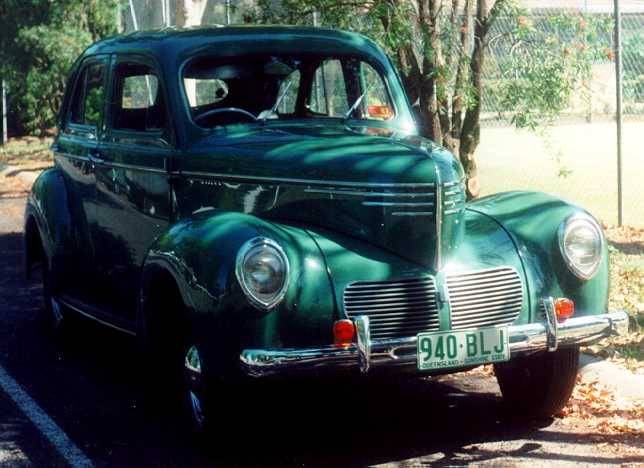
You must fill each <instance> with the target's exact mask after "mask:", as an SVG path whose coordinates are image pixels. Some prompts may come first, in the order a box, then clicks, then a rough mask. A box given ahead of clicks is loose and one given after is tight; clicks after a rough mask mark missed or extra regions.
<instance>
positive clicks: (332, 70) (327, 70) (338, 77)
mask: <svg viewBox="0 0 644 468" xmlns="http://www.w3.org/2000/svg"><path fill="white" fill-rule="evenodd" d="M308 108H309V109H310V110H311V111H313V112H315V113H317V114H323V115H327V116H329V117H343V116H344V114H345V113H346V112H347V111H348V110H349V104H348V101H347V87H346V83H345V78H344V73H343V71H342V63H341V62H340V61H339V60H325V61H324V62H322V64H321V65H320V66H319V67H318V68H317V70H315V74H314V76H313V83H312V88H311V94H310V96H309V103H308Z"/></svg>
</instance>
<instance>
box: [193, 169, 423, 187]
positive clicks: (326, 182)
mask: <svg viewBox="0 0 644 468" xmlns="http://www.w3.org/2000/svg"><path fill="white" fill-rule="evenodd" d="M181 174H182V175H185V176H188V177H205V178H217V179H227V180H236V181H244V180H246V181H261V182H273V183H285V184H294V185H322V186H326V187H333V186H338V187H351V188H358V187H375V188H383V187H392V188H433V187H434V183H430V182H427V183H425V182H419V183H392V182H357V181H356V182H349V181H341V180H322V179H296V178H290V177H262V176H253V175H240V174H223V173H218V172H203V171H181Z"/></svg>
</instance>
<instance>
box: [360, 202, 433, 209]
mask: <svg viewBox="0 0 644 468" xmlns="http://www.w3.org/2000/svg"><path fill="white" fill-rule="evenodd" d="M362 204H363V205H364V206H400V207H406V206H408V207H410V208H414V207H421V206H434V203H432V202H418V203H405V202H379V201H363V202H362Z"/></svg>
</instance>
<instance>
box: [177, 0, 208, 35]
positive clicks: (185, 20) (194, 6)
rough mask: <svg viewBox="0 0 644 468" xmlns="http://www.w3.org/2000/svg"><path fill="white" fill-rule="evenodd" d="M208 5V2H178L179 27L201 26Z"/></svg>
mask: <svg viewBox="0 0 644 468" xmlns="http://www.w3.org/2000/svg"><path fill="white" fill-rule="evenodd" d="M207 4H208V1H207V0H177V10H176V15H177V26H178V27H180V28H187V27H190V26H200V25H201V20H202V19H203V14H204V12H205V11H206V5H207Z"/></svg>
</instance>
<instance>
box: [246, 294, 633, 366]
mask: <svg viewBox="0 0 644 468" xmlns="http://www.w3.org/2000/svg"><path fill="white" fill-rule="evenodd" d="M545 305H546V321H545V322H543V323H531V324H527V325H512V326H510V327H508V334H509V341H510V354H511V357H516V356H519V355H525V354H529V353H534V352H538V351H555V350H556V349H557V348H558V347H559V346H570V345H582V344H590V343H593V342H595V341H597V340H600V339H601V338H605V337H607V336H610V335H621V334H624V333H626V332H627V331H628V315H627V314H626V313H625V312H623V311H618V312H611V313H607V314H601V315H591V316H583V317H573V318H570V319H568V320H566V321H564V322H562V323H558V322H557V321H556V320H555V318H554V310H553V308H552V303H550V304H549V303H548V301H546V302H545ZM355 324H356V329H357V342H356V343H354V344H351V345H349V346H348V347H337V346H326V347H322V348H303V349H279V350H267V349H245V350H243V351H242V353H241V355H240V360H241V365H242V369H243V371H244V372H245V373H246V374H247V375H249V376H252V377H264V376H269V375H279V374H289V373H305V372H310V371H316V370H333V369H336V370H339V369H359V370H360V371H361V372H362V373H367V372H368V371H369V370H370V369H372V368H381V367H383V368H384V367H398V366H408V367H413V368H415V367H416V365H417V363H416V361H417V358H416V337H415V336H414V337H410V338H400V339H386V340H371V338H370V336H369V318H368V317H367V316H364V315H363V316H360V317H358V318H357V319H356V321H355Z"/></svg>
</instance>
